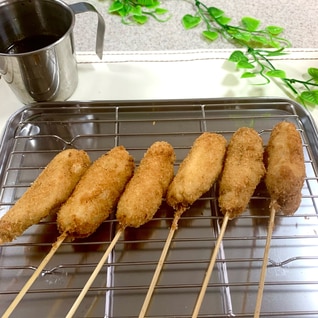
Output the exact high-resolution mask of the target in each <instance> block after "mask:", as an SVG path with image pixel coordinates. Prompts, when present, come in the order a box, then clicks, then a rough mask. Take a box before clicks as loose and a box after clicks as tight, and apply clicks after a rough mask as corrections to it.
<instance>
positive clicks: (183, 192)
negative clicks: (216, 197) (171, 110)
mask: <svg viewBox="0 0 318 318" xmlns="http://www.w3.org/2000/svg"><path fill="white" fill-rule="evenodd" d="M225 151H226V139H225V138H224V137H223V136H222V135H219V134H215V133H209V132H205V133H203V134H201V135H200V136H199V137H198V138H197V139H196V140H195V141H194V143H193V145H192V148H191V150H190V152H189V153H188V155H187V156H186V158H185V159H184V160H183V161H182V163H181V164H180V167H179V169H178V172H177V174H176V176H175V177H174V179H173V180H172V182H171V184H170V186H169V188H168V192H167V203H168V204H169V205H170V206H172V207H173V208H174V209H175V210H183V211H184V210H185V209H186V208H188V207H189V206H190V205H191V204H192V203H193V202H194V201H196V200H197V199H199V198H200V197H201V196H202V195H203V194H204V193H205V192H207V191H208V190H209V189H210V188H211V186H212V185H213V184H214V183H215V181H216V180H217V178H218V176H219V174H220V173H221V171H222V167H223V159H224V155H225Z"/></svg>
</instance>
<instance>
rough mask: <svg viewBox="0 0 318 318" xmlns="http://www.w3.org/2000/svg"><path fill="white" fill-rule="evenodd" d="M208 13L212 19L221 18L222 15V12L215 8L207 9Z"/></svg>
mask: <svg viewBox="0 0 318 318" xmlns="http://www.w3.org/2000/svg"><path fill="white" fill-rule="evenodd" d="M208 13H209V14H210V16H211V17H212V18H214V19H218V18H221V17H222V16H223V15H224V11H223V10H221V9H218V8H215V7H210V8H208Z"/></svg>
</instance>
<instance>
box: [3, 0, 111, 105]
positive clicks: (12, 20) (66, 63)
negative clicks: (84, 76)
mask: <svg viewBox="0 0 318 318" xmlns="http://www.w3.org/2000/svg"><path fill="white" fill-rule="evenodd" d="M87 11H93V12H95V13H96V14H97V16H98V26H97V37H96V48H95V49H96V54H97V55H98V56H99V58H102V54H103V43H104V33H105V23H104V20H103V18H102V16H101V15H100V14H99V13H98V12H97V10H96V9H95V8H94V7H93V6H92V5H91V4H89V3H86V2H79V3H75V4H72V5H67V4H65V3H64V2H62V1H60V0H27V1H26V0H5V1H3V2H0V74H1V75H2V77H3V78H4V79H5V81H6V82H7V83H8V84H9V86H10V87H11V89H12V90H13V92H14V93H15V94H16V96H17V97H18V98H19V99H20V101H21V102H22V103H24V104H29V103H32V102H40V101H63V100H66V99H67V98H69V97H70V96H71V95H72V93H73V92H74V90H75V88H76V86H77V82H78V74H77V65H76V56H75V49H74V43H73V28H74V24H75V14H78V13H83V12H87Z"/></svg>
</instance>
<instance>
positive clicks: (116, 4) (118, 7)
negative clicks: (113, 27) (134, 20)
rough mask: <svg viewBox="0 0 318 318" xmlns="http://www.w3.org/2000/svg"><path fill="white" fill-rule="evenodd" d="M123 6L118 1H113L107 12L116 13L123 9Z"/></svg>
mask: <svg viewBox="0 0 318 318" xmlns="http://www.w3.org/2000/svg"><path fill="white" fill-rule="evenodd" d="M123 6H124V5H123V4H122V3H121V2H120V1H114V2H113V3H112V4H111V5H110V7H109V8H108V12H109V13H114V12H117V11H119V10H121V9H122V8H123Z"/></svg>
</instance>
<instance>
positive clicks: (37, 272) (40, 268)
mask: <svg viewBox="0 0 318 318" xmlns="http://www.w3.org/2000/svg"><path fill="white" fill-rule="evenodd" d="M66 237H67V234H66V233H63V234H61V235H60V236H59V237H58V238H57V240H56V242H55V243H54V244H53V245H52V248H51V250H50V252H49V253H48V254H47V255H46V256H45V257H44V259H43V260H42V262H41V264H40V265H39V266H38V268H37V269H36V270H35V271H34V273H33V274H32V276H31V277H30V278H29V280H28V281H27V282H26V283H25V285H24V286H23V288H22V289H21V290H20V292H19V293H18V295H17V296H16V298H15V299H14V300H13V302H12V303H11V304H10V306H9V307H8V309H7V310H6V311H5V313H4V314H3V316H2V318H8V317H10V315H11V314H12V312H13V311H14V309H15V308H16V307H17V305H18V304H19V302H20V301H21V299H22V298H23V297H24V295H25V294H26V293H27V291H28V290H29V289H30V287H31V286H32V284H33V283H34V282H35V280H36V279H37V277H38V276H39V275H40V274H41V272H42V271H43V269H44V267H45V266H46V265H47V263H48V262H49V261H50V259H51V258H52V257H53V255H54V254H55V252H56V251H57V250H58V248H59V247H60V245H61V244H62V243H63V241H64V240H65V239H66Z"/></svg>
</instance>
